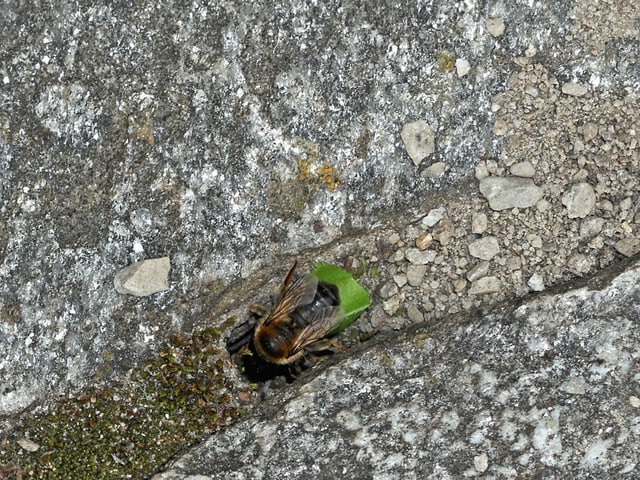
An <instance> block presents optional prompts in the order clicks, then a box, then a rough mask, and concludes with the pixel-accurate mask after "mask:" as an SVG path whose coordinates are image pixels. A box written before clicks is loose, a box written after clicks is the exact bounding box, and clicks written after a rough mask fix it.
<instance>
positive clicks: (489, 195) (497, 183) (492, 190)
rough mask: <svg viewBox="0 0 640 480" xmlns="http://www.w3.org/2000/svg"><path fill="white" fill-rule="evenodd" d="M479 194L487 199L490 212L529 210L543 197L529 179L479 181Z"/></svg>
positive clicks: (501, 178)
mask: <svg viewBox="0 0 640 480" xmlns="http://www.w3.org/2000/svg"><path fill="white" fill-rule="evenodd" d="M480 193H482V195H483V196H484V197H485V198H486V199H487V201H488V202H489V206H490V207H491V209H492V210H507V209H511V208H529V207H532V206H533V205H535V204H536V203H537V202H538V201H539V200H540V199H541V198H542V195H543V192H542V188H540V187H538V186H537V185H536V184H535V183H533V180H531V179H530V178H522V177H486V178H483V179H482V180H480Z"/></svg>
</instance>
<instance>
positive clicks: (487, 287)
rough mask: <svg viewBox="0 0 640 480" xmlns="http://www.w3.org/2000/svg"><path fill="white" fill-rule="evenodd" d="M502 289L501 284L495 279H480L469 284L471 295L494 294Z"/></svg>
mask: <svg viewBox="0 0 640 480" xmlns="http://www.w3.org/2000/svg"><path fill="white" fill-rule="evenodd" d="M501 289H502V283H501V282H500V280H499V279H498V278H496V277H482V278H479V279H478V280H476V281H474V282H472V283H471V288H470V289H469V293H470V294H472V295H482V294H486V293H496V292H499V291H500V290H501Z"/></svg>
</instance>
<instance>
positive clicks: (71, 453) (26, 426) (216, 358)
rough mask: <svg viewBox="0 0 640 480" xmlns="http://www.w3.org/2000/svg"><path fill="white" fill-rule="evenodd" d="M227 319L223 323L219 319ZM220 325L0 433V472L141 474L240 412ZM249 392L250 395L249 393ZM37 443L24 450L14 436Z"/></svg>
mask: <svg viewBox="0 0 640 480" xmlns="http://www.w3.org/2000/svg"><path fill="white" fill-rule="evenodd" d="M225 325H226V323H225ZM224 328H225V326H223V327H222V328H221V329H217V328H208V329H206V330H203V331H201V332H195V333H194V334H193V336H192V337H191V338H185V337H181V336H178V335H175V336H173V337H172V339H171V342H170V343H169V344H168V345H166V346H165V347H163V348H162V349H161V351H160V352H159V353H158V354H157V355H155V356H154V357H153V358H150V359H149V360H147V361H146V362H145V364H144V365H143V366H142V367H140V368H137V369H134V370H133V371H132V372H131V375H130V377H129V379H128V381H127V383H126V384H122V385H115V386H113V385H112V386H101V387H95V388H91V389H88V390H85V391H83V392H82V393H80V394H79V395H76V396H74V397H72V398H65V399H63V400H61V401H59V402H58V403H57V404H56V405H54V406H53V407H51V408H50V409H49V411H48V412H47V413H44V414H41V415H37V416H34V417H32V418H29V419H26V420H24V422H23V423H22V424H21V425H20V426H19V427H18V428H16V429H15V430H14V431H13V432H12V433H11V435H10V436H9V437H5V438H0V477H1V478H15V479H19V478H22V479H27V478H46V479H54V478H78V479H80V478H92V479H115V478H145V477H148V476H149V475H151V474H152V473H153V472H154V471H155V470H156V469H157V468H158V467H159V466H161V465H162V464H163V463H165V462H166V461H168V460H169V459H170V458H171V457H172V456H174V455H175V454H176V453H177V452H179V451H181V450H183V449H184V448H186V447H188V446H189V445H191V444H193V443H194V442H195V441H197V440H198V439H199V438H201V437H202V436H203V435H204V434H206V433H208V432H213V431H216V430H218V429H220V428H222V427H224V426H226V425H228V424H229V423H230V422H232V421H234V420H235V419H236V418H238V417H239V416H240V415H242V414H243V413H244V410H243V409H242V408H241V407H240V406H239V403H240V402H239V401H238V398H240V397H242V398H244V397H246V396H247V395H244V396H243V395H242V393H245V392H240V391H237V389H236V387H235V386H234V383H233V381H232V380H231V375H230V373H231V371H232V369H233V366H232V364H231V363H230V362H229V361H228V359H227V357H226V354H225V353H224V351H223V350H222V349H220V348H218V347H217V346H216V343H217V341H218V340H219V338H220V336H221V331H222V330H223V329H224ZM249 397H250V395H249ZM22 438H28V439H29V440H31V442H33V443H34V444H35V445H37V446H38V448H37V450H36V451H33V452H27V451H25V450H23V449H21V447H19V445H18V444H17V442H16V440H19V439H22Z"/></svg>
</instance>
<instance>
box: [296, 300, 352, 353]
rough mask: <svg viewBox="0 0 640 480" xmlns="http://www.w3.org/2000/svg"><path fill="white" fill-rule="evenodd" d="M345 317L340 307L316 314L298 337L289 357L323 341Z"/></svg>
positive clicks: (327, 308) (323, 310)
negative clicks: (314, 343)
mask: <svg viewBox="0 0 640 480" xmlns="http://www.w3.org/2000/svg"><path fill="white" fill-rule="evenodd" d="M342 317H344V310H343V309H342V307H340V306H336V307H325V308H322V309H320V310H318V311H317V312H316V314H315V315H314V316H313V319H312V320H311V322H310V323H309V325H307V326H306V327H305V328H304V329H303V330H302V331H301V332H300V334H299V335H298V336H297V337H296V339H295V342H294V343H293V345H292V346H291V350H290V352H289V356H292V355H295V354H296V353H298V352H300V351H301V350H302V349H304V348H305V347H306V346H307V345H310V344H312V343H313V342H316V341H318V340H322V339H323V338H325V337H326V336H327V335H330V334H331V333H333V329H334V328H335V327H336V325H338V323H339V322H340V320H342Z"/></svg>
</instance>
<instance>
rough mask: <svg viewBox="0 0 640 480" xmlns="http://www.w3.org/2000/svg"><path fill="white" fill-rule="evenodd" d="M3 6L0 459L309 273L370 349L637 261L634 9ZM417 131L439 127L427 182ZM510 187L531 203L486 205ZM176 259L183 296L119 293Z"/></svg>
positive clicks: (638, 115)
mask: <svg viewBox="0 0 640 480" xmlns="http://www.w3.org/2000/svg"><path fill="white" fill-rule="evenodd" d="M1 10H2V11H1V15H0V430H2V432H0V433H2V435H1V436H0V446H2V445H3V444H4V432H5V431H8V430H10V429H11V428H12V427H13V426H14V425H15V416H16V415H20V414H23V413H25V414H28V413H30V412H32V411H38V409H39V408H42V409H44V408H45V407H46V406H47V404H51V403H53V402H55V401H56V400H57V399H58V398H61V397H63V398H76V397H82V392H83V390H84V389H86V388H87V387H92V386H102V385H105V384H108V383H117V382H121V383H124V384H126V381H125V380H126V378H127V372H129V370H130V369H131V368H133V367H136V366H140V365H141V364H142V363H143V360H144V359H145V358H147V357H148V356H149V355H152V354H153V353H154V352H157V351H158V350H159V348H160V345H161V344H163V343H166V342H167V341H168V340H169V339H170V338H171V336H172V335H174V334H178V335H186V336H188V335H190V334H191V332H193V331H194V330H198V329H200V330H202V329H203V328H205V327H214V326H220V325H221V324H223V323H224V322H225V321H226V320H227V319H230V318H233V317H238V318H239V319H241V318H243V317H246V314H247V307H248V305H249V304H251V303H254V302H256V301H262V300H269V295H270V294H271V292H273V291H274V290H275V288H277V283H278V282H279V281H280V279H281V278H282V274H281V272H282V270H285V271H286V269H287V268H288V267H289V266H290V265H291V264H292V262H293V259H294V257H295V258H298V259H299V260H300V262H301V264H304V265H305V266H306V267H307V268H308V267H309V265H312V264H313V262H314V261H327V262H330V263H339V264H351V265H352V266H353V269H354V271H357V272H358V273H359V274H360V275H361V276H360V277H359V278H360V281H361V282H362V283H363V285H364V286H365V287H366V288H367V289H368V290H369V291H370V292H371V293H372V296H373V299H374V300H373V302H372V306H371V308H370V309H369V311H368V312H367V313H366V314H365V315H364V316H363V317H362V318H361V319H360V320H359V321H358V322H357V324H356V325H355V326H354V329H356V331H355V332H348V333H347V334H346V335H351V333H353V335H351V336H350V337H349V338H353V339H360V338H369V337H371V336H375V334H377V333H379V332H389V331H392V330H397V329H400V328H403V327H406V326H411V325H413V324H415V323H418V322H421V321H423V320H425V321H427V322H431V323H438V322H441V321H444V322H447V321H448V319H450V318H451V317H452V316H454V315H457V314H458V315H460V317H459V319H460V321H461V322H462V321H464V318H466V317H469V316H471V315H472V314H473V312H475V311H477V310H479V309H481V310H484V311H487V310H488V309H489V308H493V307H495V306H496V305H499V304H501V303H503V302H505V301H513V300H514V299H517V298H521V297H523V296H526V295H528V294H529V293H530V292H531V291H541V290H545V289H549V288H554V287H555V286H557V285H558V284H562V283H563V282H566V281H569V280H571V279H573V278H575V277H577V276H588V275H592V274H594V273H596V272H597V271H599V270H601V269H602V268H605V267H607V266H609V265H611V264H612V263H615V262H617V261H619V260H620V259H621V258H622V257H632V256H634V255H636V254H637V253H638V252H639V251H640V208H638V205H639V191H640V173H639V172H640V153H639V151H640V149H638V132H640V107H639V102H638V98H639V97H638V92H639V91H640V88H639V85H640V70H639V69H638V67H637V61H636V59H637V58H639V57H640V46H639V43H638V35H637V30H638V29H637V26H638V18H640V5H639V4H638V2H600V1H596V0H589V1H584V2H578V1H575V2H542V3H534V4H531V3H530V2H517V3H514V2H508V5H507V3H505V2H489V3H486V2H464V3H460V2H450V1H445V0H434V1H427V2H418V3H409V2H397V3H379V2H378V3H373V4H372V3H371V2H340V1H338V0H331V1H327V2H295V4H294V5H292V4H291V3H285V2H282V3H277V2H276V3H274V2H265V1H255V2H245V1H240V0H225V1H220V2H213V3H211V2H210V3H206V2H197V1H194V2H116V3H114V4H112V5H100V4H96V2H89V1H85V0H80V1H73V2H71V1H62V2H55V3H47V2H39V3H37V4H34V3H29V2H15V1H13V2H12V1H8V2H3V5H2V9H1ZM413 122H421V123H420V124H422V122H424V124H427V125H428V126H429V132H428V135H427V136H425V137H424V138H423V136H422V135H421V136H420V139H421V140H425V139H426V140H428V141H427V142H426V145H427V146H428V149H427V150H425V151H428V152H429V154H428V155H427V156H426V157H425V158H422V159H421V161H420V162H414V160H412V158H411V157H410V156H409V154H408V152H407V148H406V146H405V144H404V143H403V140H402V135H401V132H402V129H403V127H404V126H406V125H408V124H412V123H413ZM432 136H433V139H432V138H431V137H432ZM414 140H415V138H414ZM431 140H433V144H432V141H431ZM432 147H433V151H432ZM416 158H417V157H416ZM524 162H528V164H525V163H524ZM494 178H510V180H509V181H508V182H507V184H506V185H503V186H504V187H506V188H503V189H502V190H501V194H503V195H505V196H506V198H511V199H513V195H514V194H515V195H516V196H517V195H518V192H520V191H522V190H519V189H518V188H514V184H515V187H517V186H518V185H521V184H524V185H526V186H527V188H526V189H524V192H525V193H526V198H525V199H524V200H526V201H524V202H522V203H520V202H518V201H516V202H515V203H507V205H509V206H512V207H518V208H505V209H498V208H494V207H496V205H495V204H494V205H493V207H492V205H491V204H490V203H489V202H488V200H487V198H485V197H484V196H483V195H482V194H481V192H480V190H479V184H480V183H484V184H486V183H487V182H488V183H493V182H495V180H493V179H494ZM514 178H518V180H515V182H514V180H513V179H514ZM487 179H491V180H487ZM498 182H500V183H504V180H498ZM532 186H533V187H535V188H533V187H532ZM576 188H577V190H576ZM571 192H575V193H577V194H571ZM581 198H584V199H586V202H582V201H581V200H579V199H581ZM518 200H523V199H521V198H518ZM430 212H431V214H430ZM421 219H423V220H424V221H421ZM473 219H475V224H474V223H473ZM484 238H491V239H493V240H490V242H491V245H489V246H490V247H491V248H490V249H489V251H488V252H487V251H486V250H487V249H484V250H485V253H483V254H482V256H481V257H474V256H472V255H471V254H470V250H469V246H470V245H475V242H477V241H480V245H483V244H484V243H485V242H487V240H483V239H484ZM163 257H168V259H169V262H170V265H171V270H170V273H169V278H168V289H167V290H164V281H163V282H162V289H163V291H161V292H158V293H154V294H152V295H150V296H148V297H135V296H132V295H127V294H120V293H118V292H117V291H116V289H115V287H114V277H115V275H116V273H117V272H119V271H121V269H123V268H125V267H126V266H128V265H131V264H133V263H135V262H137V261H141V260H145V259H153V258H163ZM485 258H486V259H487V260H485ZM395 287H397V288H395ZM378 292H384V297H383V296H382V295H379V294H378ZM558 308H560V307H558ZM566 308H569V307H568V306H567V307H566ZM465 316H466V317H465ZM456 318H458V317H456ZM594 327H595V325H594ZM593 337H594V338H595V337H597V335H596V333H595V332H594V335H593ZM407 341H411V340H410V339H409V340H407ZM426 345H428V343H427V344H426ZM456 345H457V342H453V341H452V342H451V343H450V344H449V347H450V348H456ZM398 348H400V347H398ZM433 348H435V346H434V347H433ZM394 358H402V357H398V356H397V355H396V356H395V357H394ZM393 361H394V362H395V361H396V360H393ZM421 362H422V360H420V359H418V358H416V359H415V360H414V361H411V362H410V361H408V360H407V363H408V364H409V363H410V364H413V365H415V366H416V367H415V368H422V367H419V366H420V365H422V363H421ZM390 365H391V364H390ZM567 365H569V362H568V363H567ZM371 368H373V367H371ZM567 368H570V367H568V366H567ZM575 368H578V367H577V366H576V367H575ZM585 379H586V380H588V379H587V378H586V377H585ZM338 383H340V382H338ZM571 385H573V386H572V387H571V388H574V389H579V388H580V386H581V385H582V384H581V382H580V381H577V383H576V384H575V385H574V384H571ZM380 393H381V394H382V393H384V392H380ZM386 394H388V395H392V394H393V392H386ZM354 395H355V397H354V399H357V398H358V396H357V392H356V393H354ZM429 398H431V397H429ZM434 401H435V400H434ZM554 405H555V404H554ZM449 408H453V406H450V407H449ZM362 415H363V418H364V416H365V415H374V413H373V412H369V411H366V412H364V413H362ZM532 415H533V417H532V418H534V417H535V415H534V414H533V413H532ZM549 415H551V413H549ZM535 418H537V417H535ZM468 421H469V422H472V421H473V417H470V418H469V419H468ZM521 424H522V425H528V426H527V427H524V426H523V427H522V430H523V431H524V430H527V429H528V428H530V429H534V428H535V427H534V426H533V425H534V424H535V425H537V423H535V422H534V420H531V421H530V423H529V424H526V422H521ZM5 427H6V429H7V430H5ZM318 428H320V427H318ZM440 430H441V431H442V428H440ZM605 433H606V432H605ZM363 435H365V438H368V437H366V432H365V433H364V434H363ZM516 435H518V434H516ZM603 435H604V434H603ZM549 436H550V437H552V436H553V435H552V434H549ZM607 438H609V437H607ZM420 441H422V440H420ZM615 442H617V440H615ZM615 442H614V443H613V444H612V445H611V446H610V447H609V448H608V449H607V452H609V453H610V452H614V451H615V449H614V447H615V446H616V445H618V443H615ZM365 443H366V442H365ZM564 445H565V446H566V445H567V443H566V442H565V443H564ZM325 448H327V447H326V446H325ZM372 448H374V447H372ZM375 448H377V447H375ZM375 448H374V450H372V453H371V458H374V457H375V455H377V453H376V452H377V450H376V449H375ZM584 448H585V449H586V448H587V447H586V446H585V447H584ZM485 450H486V452H487V454H488V455H490V453H491V450H490V449H488V448H487V449H485ZM515 451H516V453H515V454H514V455H513V458H514V460H513V462H514V464H515V463H518V462H519V461H524V460H522V459H520V457H521V454H520V453H517V452H518V451H517V450H515ZM563 451H564V450H563ZM585 451H586V450H585ZM136 453H138V452H136ZM294 453H295V452H294ZM476 454H477V455H482V451H480V450H478V452H477V453H476ZM474 455H475V454H474ZM367 458H369V457H367ZM385 458H386V457H385ZM406 458H409V456H408V455H407V457H406ZM484 458H485V457H482V456H480V457H478V460H477V465H479V466H480V467H482V465H483V464H484ZM516 458H518V459H519V460H515V459H516ZM554 458H556V457H554ZM625 458H626V457H625ZM318 461H320V460H318ZM389 461H390V462H391V461H393V458H392V459H390V460H389ZM532 462H533V460H532ZM489 464H490V460H489ZM474 468H475V467H474ZM620 468H621V469H622V468H623V467H620Z"/></svg>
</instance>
